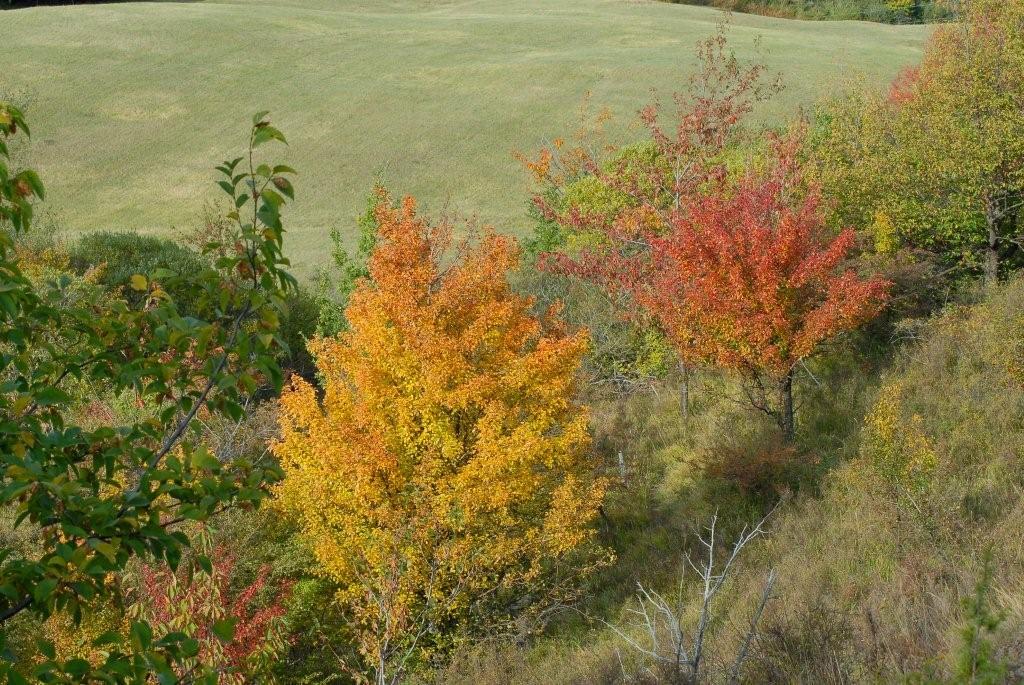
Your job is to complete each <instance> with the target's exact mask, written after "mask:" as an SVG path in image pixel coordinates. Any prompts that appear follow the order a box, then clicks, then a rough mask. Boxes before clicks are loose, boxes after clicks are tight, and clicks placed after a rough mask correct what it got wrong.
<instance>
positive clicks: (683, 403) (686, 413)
mask: <svg viewBox="0 0 1024 685" xmlns="http://www.w3.org/2000/svg"><path fill="white" fill-rule="evenodd" d="M679 370H680V371H682V373H683V383H682V386H681V387H680V388H679V406H680V408H681V409H682V410H683V418H684V419H688V418H690V367H689V366H688V365H687V364H685V363H683V362H679Z"/></svg>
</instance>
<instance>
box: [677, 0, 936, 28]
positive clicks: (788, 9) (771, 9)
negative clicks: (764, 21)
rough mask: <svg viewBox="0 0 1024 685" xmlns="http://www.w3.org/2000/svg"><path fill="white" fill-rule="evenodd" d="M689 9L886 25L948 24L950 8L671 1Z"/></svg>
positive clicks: (852, 1) (869, 0)
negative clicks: (716, 9) (708, 8)
mask: <svg viewBox="0 0 1024 685" xmlns="http://www.w3.org/2000/svg"><path fill="white" fill-rule="evenodd" d="M668 1H669V2H677V3H680V4H686V5H711V6H713V7H720V8H722V9H726V10H732V11H735V12H749V13H752V14H767V15H769V16H779V17H793V18H797V19H824V20H831V21H835V20H860V21H875V22H880V23H884V24H922V23H931V22H937V21H948V20H949V19H951V18H952V17H953V11H952V9H951V8H950V4H949V3H946V2H944V1H943V0H668Z"/></svg>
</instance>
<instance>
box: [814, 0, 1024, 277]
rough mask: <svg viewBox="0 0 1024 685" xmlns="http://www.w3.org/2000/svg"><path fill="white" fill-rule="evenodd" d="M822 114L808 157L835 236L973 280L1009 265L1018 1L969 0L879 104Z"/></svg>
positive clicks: (1014, 210)
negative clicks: (866, 231) (838, 229)
mask: <svg viewBox="0 0 1024 685" xmlns="http://www.w3.org/2000/svg"><path fill="white" fill-rule="evenodd" d="M822 113H823V115H824V120H825V126H824V127H823V129H822V130H823V133H822V134H821V135H820V136H819V137H818V140H817V143H818V144H817V146H816V150H815V156H816V157H817V159H818V160H819V162H818V166H819V169H820V171H819V174H820V176H821V180H822V182H823V184H824V190H825V193H826V195H827V196H831V197H834V198H836V199H837V200H838V207H837V213H838V215H839V218H840V219H841V220H843V221H845V222H846V225H855V226H863V227H868V226H871V227H872V228H873V230H874V232H875V238H876V245H878V246H879V247H880V248H882V249H893V248H895V247H898V246H901V245H905V246H910V247H914V248H919V249H926V250H930V251H933V252H936V253H938V254H940V255H941V256H942V257H943V258H944V259H945V260H946V261H947V262H948V263H949V264H950V265H952V266H957V265H959V266H966V267H969V268H973V269H980V270H981V272H982V273H983V274H984V277H985V281H986V282H987V283H994V282H995V281H996V280H997V278H998V276H999V273H1000V268H1001V264H1006V263H1009V262H1010V261H1011V260H1015V261H1020V257H1021V238H1020V231H1019V227H1018V224H1019V219H1020V213H1021V210H1022V208H1024V1H1022V0H1007V1H1005V2H1004V1H1003V0H972V2H970V3H967V4H966V5H965V10H964V17H963V21H962V22H959V23H956V24H950V25H947V26H943V27H941V28H939V29H938V30H936V32H935V34H934V35H933V37H932V39H931V42H930V43H929V45H928V47H927V49H926V52H925V57H924V61H923V62H922V64H921V65H920V67H917V68H912V69H909V70H906V71H904V72H903V73H902V74H901V75H900V76H899V77H898V78H897V79H896V81H894V82H893V84H892V86H891V87H890V89H889V91H888V93H863V94H859V95H856V96H854V97H852V98H849V99H841V100H839V101H836V102H834V103H831V104H830V105H827V106H826V107H824V108H823V112H822ZM1003 268H1005V267H1003Z"/></svg>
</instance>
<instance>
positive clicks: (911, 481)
mask: <svg viewBox="0 0 1024 685" xmlns="http://www.w3.org/2000/svg"><path fill="white" fill-rule="evenodd" d="M902 397H903V388H902V386H901V385H900V384H899V383H890V384H888V385H886V386H885V387H884V388H882V392H881V394H880V396H879V398H878V400H877V401H876V402H875V406H874V407H873V408H872V410H871V413H870V414H868V417H867V420H866V422H865V423H866V425H865V429H866V438H865V442H864V451H865V452H866V454H867V456H868V457H869V458H870V459H871V461H872V463H873V464H874V466H875V468H876V470H877V471H878V473H879V474H880V475H881V476H882V477H883V478H884V479H885V480H886V481H887V482H888V483H889V485H890V486H892V487H893V488H894V489H896V490H898V491H903V492H914V491H916V490H920V489H921V488H923V487H925V486H927V484H928V483H929V481H930V479H931V475H932V473H933V472H934V470H935V467H936V466H937V465H938V456H937V455H936V453H935V449H934V447H932V444H931V442H930V441H929V439H928V436H927V435H925V433H924V430H923V428H922V426H921V423H922V422H921V417H920V416H919V415H917V414H914V415H912V416H911V417H910V420H909V421H905V420H904V419H903V417H902V411H901V405H902V402H901V400H902Z"/></svg>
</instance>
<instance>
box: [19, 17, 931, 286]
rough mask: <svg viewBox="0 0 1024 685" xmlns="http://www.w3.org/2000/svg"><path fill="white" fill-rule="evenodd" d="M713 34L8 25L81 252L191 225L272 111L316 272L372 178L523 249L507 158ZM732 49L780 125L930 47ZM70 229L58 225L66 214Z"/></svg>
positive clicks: (235, 21)
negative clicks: (216, 177)
mask: <svg viewBox="0 0 1024 685" xmlns="http://www.w3.org/2000/svg"><path fill="white" fill-rule="evenodd" d="M720 18H721V15H720V14H719V13H718V12H717V11H715V10H710V9H704V8H697V7H685V6H679V5H668V4H664V3H655V2H643V1H640V2H636V1H627V0H557V1H555V0H522V1H520V2H515V3H510V2H507V1H506V0H469V1H463V2H446V1H443V0H434V1H430V0H407V1H402V2H400V1H398V0H383V1H373V2H371V1H370V0H279V1H276V2H271V1H269V0H257V1H255V2H254V1H253V0H245V1H244V2H243V1H241V0H238V1H237V2H181V3H179V2H163V3H126V4H115V5H89V6H71V7H42V8H32V9H24V10H13V11H7V12H3V13H0V44H2V45H4V46H5V49H6V51H7V52H8V54H13V55H17V59H16V60H13V61H12V62H11V63H9V64H7V65H5V68H4V73H3V75H2V76H0V94H6V95H7V96H8V97H13V98H14V99H15V100H16V101H18V102H21V103H22V104H23V105H25V109H26V110H27V114H28V115H29V117H30V119H31V121H32V122H33V124H34V133H35V139H34V142H33V144H32V146H31V148H29V149H28V150H26V151H23V153H22V154H23V155H24V156H26V157H27V158H28V159H27V161H30V162H31V163H33V164H35V165H37V167H38V168H39V170H40V172H41V173H42V174H43V177H44V179H45V180H46V182H47V184H48V188H49V190H50V197H49V198H48V200H49V201H48V204H49V205H50V206H51V208H54V209H55V210H56V211H57V213H58V214H62V213H66V214H72V212H71V211H70V210H71V209H72V208H74V211H73V215H74V216H75V217H76V223H75V224H74V225H72V226H68V227H67V228H68V229H69V230H70V231H73V232H74V231H86V230H96V229H138V230H142V231H151V232H166V231H167V230H169V229H170V227H171V226H174V225H177V226H182V225H185V224H188V223H189V222H191V221H194V220H195V217H196V215H197V214H198V212H199V210H200V208H201V206H202V203H203V201H204V198H207V197H214V196H215V195H214V194H213V193H212V192H211V190H210V188H211V187H212V183H211V178H212V174H211V173H210V169H211V167H212V165H213V164H215V163H216V162H218V161H219V160H220V159H222V158H223V157H224V156H226V155H230V154H233V153H235V152H236V151H237V150H239V149H240V148H241V146H242V143H243V140H242V137H243V133H244V131H245V127H246V122H247V121H248V119H249V116H250V115H251V114H252V113H253V112H254V111H256V110H261V109H269V110H271V112H272V114H273V117H274V119H275V123H277V124H279V125H280V127H281V128H282V129H283V130H284V131H285V132H286V133H287V134H288V135H289V138H290V142H291V152H290V159H289V160H288V161H289V162H290V163H292V164H293V165H294V166H295V167H297V168H298V169H299V171H300V173H301V177H300V179H299V184H298V187H299V193H300V195H299V198H298V201H297V202H296V203H295V205H294V209H291V210H290V216H289V227H290V228H291V230H292V231H293V233H292V239H291V244H290V246H289V251H290V252H291V254H292V255H293V256H294V258H295V261H296V263H297V264H298V265H299V270H300V272H307V269H308V268H309V267H310V265H311V264H313V263H315V262H317V261H321V260H322V259H323V258H324V254H325V253H326V250H325V247H326V245H327V242H328V240H327V235H328V230H329V228H330V227H331V226H340V227H343V228H344V229H348V227H349V226H351V225H352V219H351V217H353V216H354V215H356V214H357V213H358V211H359V208H360V205H361V203H362V198H363V197H364V196H365V194H366V191H367V190H368V188H369V186H370V184H371V182H372V179H373V176H374V174H375V173H376V172H382V173H383V175H384V178H385V179H386V180H387V182H388V183H389V184H390V185H391V186H392V187H394V188H395V189H396V190H398V191H400V192H412V193H415V194H416V195H417V196H419V197H420V198H421V199H422V200H423V202H424V204H425V206H426V209H427V210H428V211H430V210H438V209H440V208H442V207H443V206H445V205H446V204H447V206H448V207H450V208H452V209H455V210H457V211H460V212H470V211H473V212H479V214H480V218H481V219H482V220H484V221H486V222H488V223H493V224H496V225H497V226H499V228H501V229H502V230H507V231H512V232H521V231H522V230H524V226H525V222H524V221H523V214H524V211H523V210H524V207H525V204H526V202H525V197H526V195H525V189H526V179H525V175H524V174H523V173H521V171H520V169H519V166H518V164H517V163H516V162H515V161H514V160H513V159H512V156H511V153H512V151H513V150H514V149H526V150H533V149H535V148H536V147H537V146H538V145H539V144H540V143H542V142H543V140H544V138H545V137H548V136H555V135H559V134H561V133H564V132H565V131H566V130H569V129H570V128H571V127H572V122H573V120H574V118H575V116H576V112H577V109H578V107H579V104H580V102H581V97H582V95H583V93H584V92H585V91H587V90H592V91H593V93H594V101H595V102H596V103H599V104H607V105H610V106H611V107H612V108H613V110H615V111H616V112H618V113H619V114H620V115H622V116H621V119H622V121H624V122H625V121H628V120H631V119H632V113H633V112H635V111H636V109H637V108H638V107H639V106H640V105H642V104H643V102H644V101H645V99H646V98H647V97H648V94H649V89H650V88H651V87H658V88H660V89H664V90H667V91H670V90H671V89H672V88H673V85H674V84H679V83H682V82H683V80H684V78H685V75H686V73H687V70H688V69H689V68H691V66H692V65H693V63H694V58H693V50H692V46H693V44H694V42H695V41H696V40H697V39H699V38H701V37H703V36H705V35H707V34H708V33H709V32H710V31H712V30H713V29H714V26H715V24H716V22H718V21H719V20H720ZM732 22H733V26H732V29H731V40H732V42H733V45H734V46H735V48H736V49H737V51H738V53H739V54H740V55H741V56H744V57H752V56H754V55H755V54H757V55H760V58H761V59H763V60H764V61H766V62H767V63H768V65H769V66H770V67H771V68H772V69H773V70H777V71H780V72H782V73H783V75H784V79H785V82H786V85H787V86H788V87H787V90H786V92H785V93H784V94H783V95H782V96H781V97H780V98H779V100H778V101H777V102H775V103H774V104H773V105H772V106H771V107H769V108H767V109H766V110H765V111H764V112H763V113H762V114H763V115H764V116H767V117H770V118H774V117H778V116H779V115H780V114H781V113H784V112H785V113H790V112H792V111H794V109H795V106H796V105H797V104H800V103H808V102H810V101H812V100H813V99H814V98H815V97H816V96H818V95H820V94H821V93H822V92H823V91H826V90H828V89H831V88H833V87H835V86H836V84H837V83H839V82H841V81H842V79H844V78H846V77H850V76H852V75H854V74H857V73H862V74H863V75H864V76H865V78H868V79H871V80H878V81H881V80H882V79H887V78H889V77H891V76H892V75H893V74H894V73H895V72H896V71H897V70H898V69H899V67H900V66H901V65H903V64H906V63H908V62H912V61H914V60H915V59H916V58H917V57H918V55H919V52H920V48H921V45H922V42H923V41H924V39H925V38H926V36H927V32H928V29H926V28H924V27H893V26H878V25H869V24H863V23H856V22H841V23H815V22H800V21H790V20H779V19H770V18H766V17H756V16H744V15H737V16H735V17H733V19H732ZM62 210H65V211H62Z"/></svg>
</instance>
